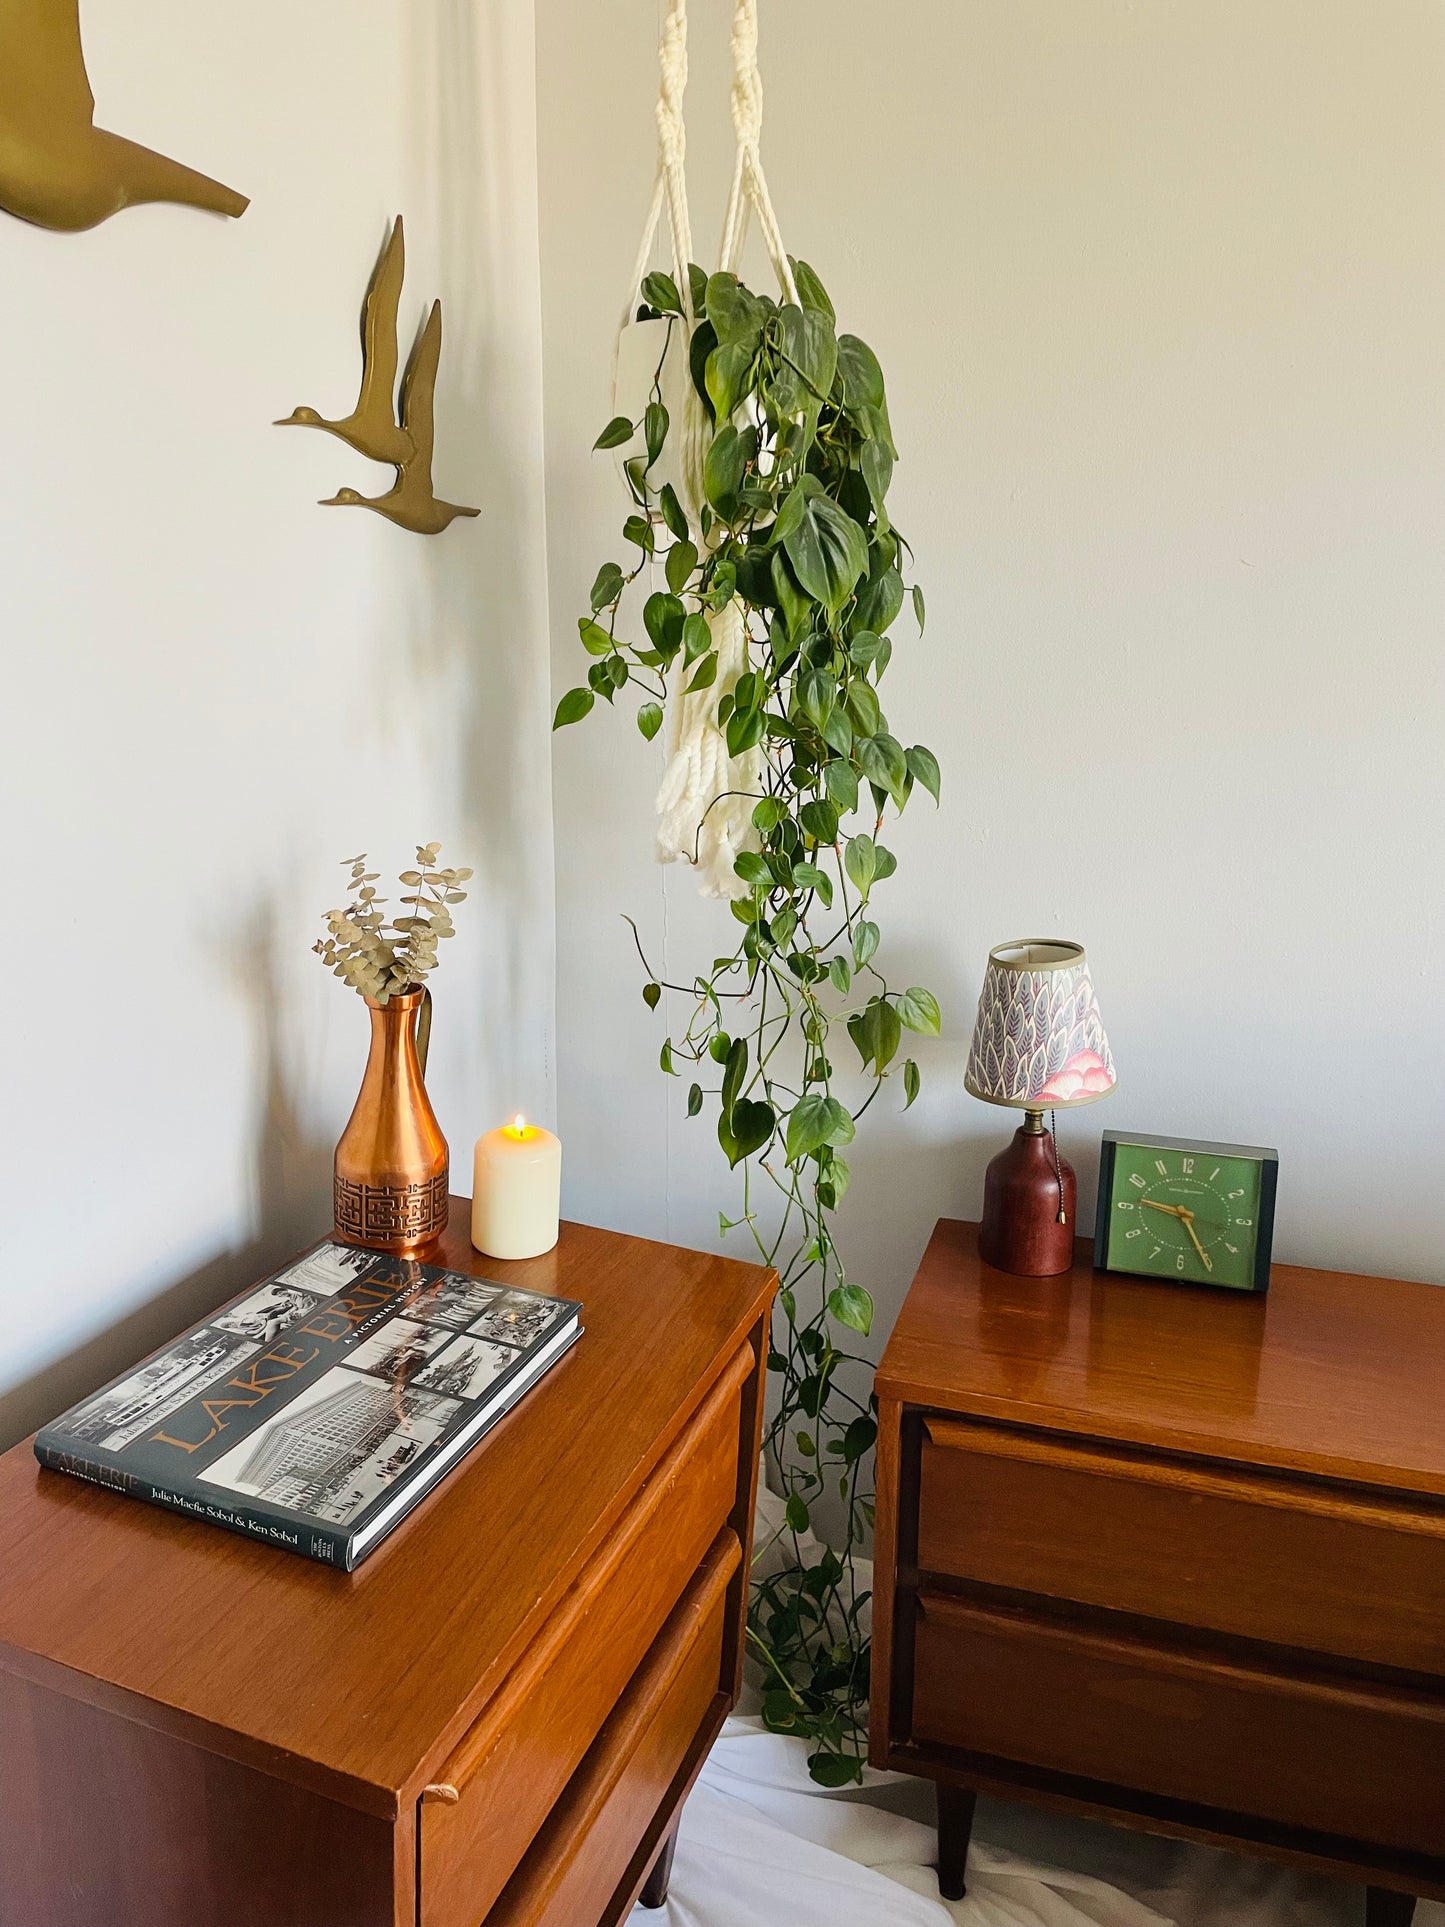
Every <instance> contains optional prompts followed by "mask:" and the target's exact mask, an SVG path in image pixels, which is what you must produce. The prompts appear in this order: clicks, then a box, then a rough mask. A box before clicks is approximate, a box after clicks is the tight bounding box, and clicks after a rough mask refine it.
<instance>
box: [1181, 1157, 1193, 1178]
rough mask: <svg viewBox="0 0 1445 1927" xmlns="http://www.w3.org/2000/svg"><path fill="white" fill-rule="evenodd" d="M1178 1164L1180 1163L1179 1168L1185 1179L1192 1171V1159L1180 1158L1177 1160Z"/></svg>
mask: <svg viewBox="0 0 1445 1927" xmlns="http://www.w3.org/2000/svg"><path fill="white" fill-rule="evenodd" d="M1179 1163H1180V1168H1181V1169H1182V1170H1183V1172H1184V1175H1185V1177H1186V1178H1187V1177H1188V1176H1189V1174H1190V1172H1191V1171H1192V1170H1193V1169H1194V1160H1193V1158H1181V1159H1180V1160H1179Z"/></svg>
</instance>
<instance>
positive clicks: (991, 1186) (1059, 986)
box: [963, 937, 1115, 1278]
mask: <svg viewBox="0 0 1445 1927" xmlns="http://www.w3.org/2000/svg"><path fill="white" fill-rule="evenodd" d="M963 1081H964V1084H965V1086H966V1088H967V1089H968V1090H969V1091H970V1092H971V1093H972V1095H973V1096H974V1097H981V1098H982V1099H983V1100H984V1102H985V1103H987V1104H1009V1105H1012V1106H1013V1107H1014V1108H1015V1109H1016V1110H1020V1111H1022V1112H1023V1114H1024V1121H1023V1123H1022V1124H1021V1125H1020V1126H1019V1128H1018V1130H1016V1131H1015V1132H1014V1134H1013V1139H1012V1141H1011V1142H1010V1143H1009V1144H1008V1146H1007V1147H1006V1148H1005V1149H1004V1150H1002V1151H1000V1152H999V1153H998V1155H997V1157H995V1158H994V1159H992V1161H991V1162H990V1164H989V1167H988V1170H987V1172H986V1174H985V1176H984V1181H983V1223H982V1224H981V1225H980V1226H979V1233H978V1250H979V1256H980V1257H981V1258H982V1259H983V1261H984V1263H985V1264H988V1265H993V1266H995V1267H996V1269H998V1270H999V1271H1011V1272H1013V1273H1015V1274H1016V1275H1017V1276H1020V1277H1024V1278H1051V1277H1053V1276H1054V1275H1055V1273H1057V1272H1060V1271H1067V1270H1068V1269H1069V1267H1070V1266H1071V1265H1072V1264H1073V1262H1074V1234H1075V1230H1076V1225H1075V1213H1074V1204H1075V1198H1076V1186H1075V1183H1074V1173H1073V1170H1072V1169H1071V1167H1070V1166H1069V1165H1068V1164H1067V1163H1065V1161H1064V1160H1063V1159H1062V1158H1061V1157H1060V1156H1059V1151H1058V1144H1057V1142H1056V1140H1055V1139H1054V1137H1053V1135H1052V1134H1051V1133H1050V1132H1047V1131H1045V1129H1044V1112H1045V1111H1052V1110H1063V1109H1064V1108H1065V1107H1066V1106H1069V1105H1074V1104H1092V1103H1093V1102H1094V1100H1095V1099H1096V1098H1099V1097H1107V1096H1108V1095H1109V1092H1110V1091H1112V1090H1113V1088H1114V1083H1115V1078H1114V1060H1113V1058H1112V1057H1111V1056H1110V1054H1109V1040H1108V1038H1107V1037H1106V1036H1105V1035H1104V1026H1103V1024H1102V1023H1101V1022H1100V1019H1099V1006H1098V1003H1097V1002H1096V1001H1095V997H1094V985H1093V981H1092V979H1091V978H1090V976H1089V966H1088V964H1087V962H1086V961H1085V958H1084V952H1083V948H1082V946H1081V945H1079V944H1076V943H1067V942H1064V941H1063V940H1062V939H1059V938H1055V937H1025V938H1022V939H1020V940H1019V941H1018V942H1017V943H1003V944H1000V945H999V946H998V948H997V949H996V950H990V951H989V953H988V969H987V971H986V972H985V973H984V979H983V989H982V991H981V992H980V994H979V999H978V1021H977V1022H976V1023H975V1025H974V1027H973V1042H972V1043H971V1044H970V1045H969V1050H968V1069H967V1071H966V1072H965V1073H964V1079H963Z"/></svg>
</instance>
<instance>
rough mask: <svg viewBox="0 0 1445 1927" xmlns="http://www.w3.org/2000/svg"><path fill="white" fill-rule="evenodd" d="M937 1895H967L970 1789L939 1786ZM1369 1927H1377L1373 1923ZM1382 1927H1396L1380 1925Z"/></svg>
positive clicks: (972, 1800) (951, 1897) (972, 1801)
mask: <svg viewBox="0 0 1445 1927" xmlns="http://www.w3.org/2000/svg"><path fill="white" fill-rule="evenodd" d="M937 1791H938V1891H939V1892H940V1893H941V1894H942V1895H943V1898H944V1899H945V1900H962V1899H963V1896H964V1894H965V1893H966V1892H967V1891H968V1888H967V1886H966V1884H965V1880H964V1876H965V1874H966V1873H967V1870H968V1841H969V1836H970V1834H972V1832H973V1809H974V1806H975V1803H976V1802H977V1800H978V1795H977V1794H976V1793H974V1792H972V1791H971V1790H970V1789H969V1788H968V1787H962V1786H945V1785H944V1784H943V1782H942V1781H941V1780H940V1781H939V1782H938V1788H937ZM1369 1927H1376V1923H1375V1922H1374V1921H1371V1922H1370V1923H1369ZM1379 1927H1394V1924H1393V1923H1387V1922H1384V1921H1381V1922H1380V1923H1379Z"/></svg>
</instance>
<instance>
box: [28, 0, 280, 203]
mask: <svg viewBox="0 0 1445 1927" xmlns="http://www.w3.org/2000/svg"><path fill="white" fill-rule="evenodd" d="M141 201H179V202H182V203H184V204H185V205H186V206H189V207H204V208H210V209H212V210H213V211H214V212H215V213H217V214H230V215H233V216H234V215H238V214H244V213H245V211H246V208H247V206H248V205H249V203H248V202H247V200H246V197H245V195H244V194H237V193H236V192H235V191H234V190H233V189H231V188H229V187H223V186H222V185H221V183H220V182H219V181H213V180H211V179H210V178H209V176H208V175H205V174H198V173H197V172H196V170H195V169H194V168H192V167H183V166H182V165H181V163H180V162H179V161H173V160H168V159H167V158H166V156H165V155H164V154H157V153H154V152H153V151H152V150H151V149H150V148H149V147H142V146H140V145H139V144H138V143H137V142H136V141H130V140H123V139H122V138H121V136H120V135H119V134H111V133H107V132H106V130H105V129H104V128H103V127H97V126H96V125H95V96H94V94H93V93H92V92H91V91H90V80H89V77H88V76H87V74H86V71H85V52H84V49H83V48H82V46H81V40H80V0H0V208H4V209H6V210H7V212H9V213H11V214H15V215H18V216H19V218H20V219H21V220H22V221H33V222H34V223H35V224H36V225H37V226H38V227H47V228H61V229H66V230H71V231H74V230H78V229H81V228H91V227H95V226H97V224H98V223H99V222H101V221H105V220H109V218H110V216H111V215H112V214H118V213H119V212H120V210H121V209H122V208H123V207H134V206H135V205H136V204H137V203H138V202H141Z"/></svg>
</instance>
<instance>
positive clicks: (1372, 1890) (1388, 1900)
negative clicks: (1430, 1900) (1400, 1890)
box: [1365, 1887, 1415, 1927]
mask: <svg viewBox="0 0 1445 1927" xmlns="http://www.w3.org/2000/svg"><path fill="white" fill-rule="evenodd" d="M1414 1918H1415V1896H1414V1894H1397V1893H1396V1892H1395V1890H1394V1889H1393V1887H1366V1889H1365V1927H1410V1922H1411V1921H1412V1920H1413V1919H1414Z"/></svg>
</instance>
